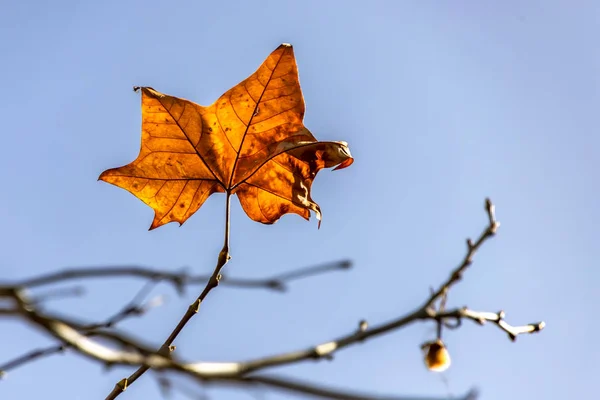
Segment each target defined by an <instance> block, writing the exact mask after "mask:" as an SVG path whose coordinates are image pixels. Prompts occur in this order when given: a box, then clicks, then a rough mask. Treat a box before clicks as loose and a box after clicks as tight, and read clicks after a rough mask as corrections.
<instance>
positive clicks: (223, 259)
mask: <svg viewBox="0 0 600 400" xmlns="http://www.w3.org/2000/svg"><path fill="white" fill-rule="evenodd" d="M230 217H231V192H230V191H227V197H226V200H225V235H224V236H225V237H224V241H223V248H222V249H221V251H220V252H219V257H218V259H217V265H216V266H215V270H214V271H213V273H212V275H211V276H210V278H209V280H208V282H207V284H206V286H205V287H204V290H203V291H202V293H200V296H198V298H197V299H196V301H194V302H193V303H192V304H190V306H189V307H188V309H187V310H186V312H185V314H184V315H183V317H182V318H181V320H180V321H179V323H178V324H177V326H176V327H175V329H173V331H172V332H171V334H170V335H169V337H168V338H167V340H165V342H164V343H163V344H162V346H161V347H160V349H159V350H158V354H160V355H167V354H170V352H171V351H172V350H173V347H172V344H173V342H174V341H175V339H176V338H177V336H178V335H179V333H181V331H182V330H183V328H184V327H185V325H186V324H187V323H188V322H189V320H190V319H192V317H193V316H194V315H196V314H197V313H198V311H199V310H200V305H201V304H202V302H203V301H204V299H205V298H206V296H207V295H208V294H209V293H210V291H211V290H212V289H214V288H216V287H217V286H218V285H219V281H220V279H221V269H222V268H223V267H224V266H225V264H227V262H228V261H229V260H230V259H231V255H230V254H229V231H230ZM148 369H150V367H149V366H147V365H142V366H141V367H140V368H138V369H137V370H136V371H135V372H134V373H133V374H131V375H130V376H129V377H128V378H124V379H122V380H121V381H119V382H118V383H117V384H116V385H115V386H114V388H113V390H112V391H111V392H110V393H109V394H108V396H107V397H106V400H112V399H115V398H117V397H118V396H119V395H120V394H121V393H123V392H124V391H125V389H127V387H128V386H129V385H131V384H133V383H134V382H135V381H136V380H137V379H138V378H139V377H141V376H142V375H143V374H144V373H145V372H146V371H148Z"/></svg>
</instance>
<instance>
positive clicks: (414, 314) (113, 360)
mask: <svg viewBox="0 0 600 400" xmlns="http://www.w3.org/2000/svg"><path fill="white" fill-rule="evenodd" d="M485 204H486V208H485V209H486V212H487V216H488V225H487V227H486V228H485V229H484V231H483V232H482V233H481V235H480V236H479V237H478V239H477V240H476V241H475V242H473V241H471V240H470V239H468V240H467V251H466V255H465V257H464V258H463V260H462V261H461V263H460V264H459V265H458V266H457V267H456V268H455V269H454V270H453V271H452V273H451V274H450V276H449V278H448V279H447V280H446V281H444V282H443V283H442V284H441V285H440V286H439V288H438V289H437V290H432V291H431V294H430V295H429V296H428V298H427V299H426V301H425V302H424V303H423V304H422V305H421V306H419V307H417V308H416V309H414V310H413V311H411V312H409V313H407V314H405V315H403V316H401V317H399V318H395V319H392V320H390V321H387V322H384V323H380V324H375V325H372V326H370V325H369V324H368V323H367V321H366V320H361V321H360V323H359V324H358V326H357V327H356V328H355V329H353V330H351V331H350V332H349V333H347V334H346V335H343V336H341V337H338V338H337V339H334V340H330V341H326V342H323V343H321V344H319V345H316V346H311V347H308V348H305V349H301V350H297V351H293V352H288V353H283V354H277V355H273V356H269V357H263V358H258V359H254V360H250V361H245V362H196V363H189V362H183V361H181V360H179V359H178V358H177V357H175V355H174V354H173V350H174V349H175V348H174V346H172V343H173V341H174V339H175V337H176V336H177V335H178V333H179V332H180V331H181V329H183V326H185V324H186V323H187V321H189V319H190V318H191V317H192V316H193V315H194V314H195V313H197V312H198V310H199V307H200V304H201V303H202V302H203V300H204V298H205V297H206V295H207V294H208V292H210V290H211V289H213V288H214V287H216V286H217V285H218V284H219V283H221V282H229V284H230V285H236V284H238V285H239V286H244V285H247V286H252V287H266V288H270V289H276V290H281V289H282V288H283V287H284V286H283V284H284V282H287V281H291V280H294V279H300V278H304V277H308V276H313V275H315V274H320V273H324V272H327V271H332V270H337V269H344V268H348V266H349V263H345V262H338V263H330V264H324V265H320V266H315V267H311V268H305V269H302V270H297V271H293V272H289V273H284V274H280V275H276V276H274V277H272V278H271V279H266V280H255V281H252V280H248V281H244V280H237V281H236V280H235V279H224V278H223V277H222V276H221V274H220V270H221V268H222V267H223V265H225V263H226V262H227V261H228V259H229V251H228V241H227V239H226V240H225V245H224V247H223V250H222V251H221V253H220V254H219V258H218V262H217V266H216V267H215V271H214V272H213V275H212V276H211V277H210V278H209V280H208V283H207V284H206V287H205V288H204V290H203V291H202V293H201V294H200V296H199V297H198V298H197V299H196V301H195V302H194V303H192V304H191V305H190V306H189V307H188V310H187V312H186V314H185V315H184V317H183V318H182V319H181V321H180V323H179V324H178V326H177V327H176V328H175V329H174V330H173V332H172V334H171V335H170V336H169V338H168V339H167V340H166V341H165V342H164V343H163V345H162V346H161V347H160V349H159V350H158V351H154V350H153V349H154V348H155V347H154V346H148V345H144V344H142V343H141V341H139V340H137V339H135V338H131V337H129V336H127V335H126V334H124V333H122V332H119V331H117V330H116V329H110V330H107V328H112V327H113V326H114V325H115V324H116V323H117V322H119V321H122V320H123V319H124V318H127V317H128V316H132V315H139V314H141V313H143V312H145V311H146V310H147V309H148V305H145V306H142V305H140V303H141V302H142V300H143V297H145V295H146V294H147V292H148V290H149V288H151V286H152V285H154V284H155V282H157V281H158V280H161V279H162V280H169V281H171V282H172V283H173V284H174V285H176V286H178V285H179V286H180V287H183V285H187V284H189V283H190V282H191V279H196V278H192V277H189V276H187V275H182V274H169V273H167V275H158V277H157V275H153V274H152V273H151V272H149V271H152V270H150V269H134V270H131V269H128V270H123V269H118V270H117V269H115V270H113V271H110V272H116V274H111V273H109V274H106V275H103V276H115V275H116V276H119V275H121V276H122V275H128V276H139V277H142V278H146V279H150V282H148V283H147V285H146V286H145V287H144V288H143V289H142V290H141V291H140V293H138V294H137V295H136V297H135V298H134V299H133V300H132V301H131V302H130V303H129V304H128V305H126V306H125V307H124V308H123V309H122V310H120V311H119V312H118V313H116V314H115V315H113V316H112V317H111V318H109V319H108V320H107V321H105V322H104V323H100V324H85V323H82V322H80V321H76V320H73V319H71V318H66V317H61V316H57V315H51V314H48V313H44V312H42V311H39V310H37V309H36V307H35V305H36V303H35V302H32V301H31V300H30V299H28V298H27V296H26V295H25V292H24V291H23V290H22V288H23V287H36V286H41V285H45V284H49V283H56V282H59V281H64V280H68V279H75V278H76V277H82V276H85V277H98V276H99V275H94V274H92V275H85V272H83V275H82V276H77V273H75V275H73V274H69V273H67V274H65V271H63V273H62V275H61V274H58V275H57V274H54V275H46V276H43V277H40V278H34V279H30V280H26V281H23V282H20V283H19V284H18V285H16V286H0V298H5V299H9V300H13V301H14V303H15V304H14V306H15V307H14V308H1V309H0V315H17V316H20V317H22V318H24V319H25V320H27V321H28V322H31V323H33V324H35V325H36V326H38V327H40V328H42V329H44V330H45V331H46V332H47V333H49V334H50V335H51V336H53V337H54V338H56V339H57V340H59V341H60V342H61V345H60V346H53V347H52V348H48V349H41V350H36V351H34V352H30V353H28V354H25V355H23V356H21V357H19V358H17V359H14V360H12V361H10V362H8V363H6V364H5V365H4V366H3V369H4V370H7V369H10V368H15V367H16V366H19V365H22V364H24V363H26V362H29V361H32V360H35V359H37V358H40V357H43V356H45V355H50V354H53V353H56V352H59V351H62V350H64V349H65V348H72V349H73V350H75V351H76V352H78V353H79V354H82V355H84V356H86V357H88V358H90V359H92V360H95V361H97V362H101V363H104V364H105V365H114V364H119V365H131V366H136V367H139V368H138V370H137V371H136V372H134V373H133V374H132V375H131V376H130V377H128V378H125V379H122V380H121V381H120V382H118V383H117V384H116V385H115V388H114V389H113V391H112V392H111V393H110V394H109V396H108V397H107V399H114V398H115V397H117V396H118V395H119V394H120V393H122V392H123V391H124V390H125V389H126V388H127V386H128V385H129V384H131V383H132V382H134V381H135V380H136V379H137V378H138V377H140V376H141V375H142V374H143V373H145V372H146V371H147V370H149V369H152V370H154V371H155V372H161V371H162V372H171V373H176V374H180V375H183V376H187V377H190V378H193V379H195V380H197V381H201V382H213V383H220V384H222V383H230V384H231V383H236V384H251V385H266V386H269V387H271V388H279V389H284V390H288V391H292V392H297V393H303V394H306V395H312V396H316V397H322V398H332V399H375V398H377V399H382V398H384V397H382V396H368V395H366V394H365V395H362V394H357V393H348V392H344V391H340V390H336V389H329V388H324V387H320V386H317V385H315V384H308V383H303V382H299V381H293V380H290V379H287V378H277V377H272V376H264V375H255V374H254V373H256V372H257V371H262V370H264V369H267V368H272V367H276V366H282V365H287V364H292V363H298V362H302V361H305V360H318V359H331V358H333V355H334V353H335V352H337V351H339V350H341V349H343V348H345V347H349V346H351V345H353V344H357V343H363V342H365V341H367V340H369V339H372V338H375V337H378V336H380V335H383V334H385V333H389V332H392V331H394V330H396V329H399V328H402V327H405V326H407V325H409V324H411V323H413V322H416V321H424V320H429V321H435V322H436V323H437V324H438V338H439V336H441V329H442V327H446V328H451V329H455V328H458V327H459V326H460V325H461V322H462V320H463V319H469V320H472V321H474V322H476V323H478V324H484V323H485V322H491V323H493V324H495V325H496V326H498V327H499V328H500V329H501V330H503V331H504V332H505V333H506V334H507V335H508V336H509V338H510V339H511V340H515V339H516V337H517V336H518V335H520V334H527V333H534V332H539V331H541V330H542V329H543V328H544V326H545V324H544V322H539V323H532V324H528V325H523V326H512V325H510V324H508V323H507V322H506V321H505V320H504V312H502V311H501V312H496V313H494V312H477V311H473V310H470V309H469V308H467V307H462V308H456V309H451V310H446V302H447V300H448V293H449V291H450V289H451V288H452V287H453V286H454V285H455V284H456V283H457V282H458V281H460V280H461V279H462V276H463V274H464V272H465V271H466V270H467V269H468V267H469V266H470V265H471V263H472V261H473V257H474V255H475V254H476V252H477V251H478V250H479V249H480V248H481V246H482V245H483V243H484V242H485V241H486V240H487V239H489V238H491V237H492V236H493V235H494V234H495V233H496V231H497V229H498V227H499V225H500V224H499V223H498V222H497V221H496V218H495V214H494V206H493V204H492V202H491V201H490V200H489V199H486V203H485ZM226 237H227V235H226ZM71 271H73V270H71ZM79 271H85V270H79ZM132 271H137V272H135V273H133V274H131V272H132ZM154 273H155V272H154ZM159 274H162V273H160V272H159ZM65 277H66V278H65ZM436 303H439V306H438V307H437V309H436V306H435V304H436ZM102 342H108V343H109V344H113V345H116V346H117V347H118V348H119V349H113V348H111V347H108V346H107V345H106V344H103V343H102ZM474 396H475V394H474V392H472V393H469V394H468V395H467V396H465V397H463V398H462V399H473V398H474ZM390 398H391V397H390ZM396 398H397V399H400V398H399V397H396ZM404 399H406V398H404Z"/></svg>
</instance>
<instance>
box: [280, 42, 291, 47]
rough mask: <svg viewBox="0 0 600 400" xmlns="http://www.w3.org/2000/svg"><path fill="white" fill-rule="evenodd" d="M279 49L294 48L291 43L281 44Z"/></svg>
mask: <svg viewBox="0 0 600 400" xmlns="http://www.w3.org/2000/svg"><path fill="white" fill-rule="evenodd" d="M279 47H294V46H292V44H291V43H281V45H280V46H279Z"/></svg>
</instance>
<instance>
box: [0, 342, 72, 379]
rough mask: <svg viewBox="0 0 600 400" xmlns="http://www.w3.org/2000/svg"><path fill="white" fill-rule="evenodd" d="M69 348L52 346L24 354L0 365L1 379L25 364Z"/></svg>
mask: <svg viewBox="0 0 600 400" xmlns="http://www.w3.org/2000/svg"><path fill="white" fill-rule="evenodd" d="M66 348H67V346H66V345H64V344H60V345H58V346H51V347H47V348H44V349H37V350H33V351H31V352H29V353H26V354H23V355H22V356H19V357H17V358H14V359H12V360H10V361H8V362H5V363H4V364H2V365H0V378H2V377H4V376H5V375H6V373H7V372H8V371H9V370H11V369H15V368H18V367H20V366H21V365H23V364H27V363H29V362H32V361H35V360H38V359H40V358H43V357H46V356H50V355H53V354H57V353H62V352H63V351H64V350H65V349H66Z"/></svg>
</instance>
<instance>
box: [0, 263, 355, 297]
mask: <svg viewBox="0 0 600 400" xmlns="http://www.w3.org/2000/svg"><path fill="white" fill-rule="evenodd" d="M351 265H352V263H351V261H350V260H340V261H333V262H330V263H326V264H322V265H317V266H312V267H303V268H298V269H295V270H292V271H289V272H287V273H284V274H279V275H275V276H272V277H268V278H263V279H251V278H230V277H229V276H222V278H221V280H220V282H219V284H223V285H225V286H229V287H235V288H241V289H267V290H274V291H279V292H284V291H285V290H286V289H287V286H286V283H288V282H291V281H293V280H296V279H300V278H304V277H308V276H314V275H317V274H322V273H327V272H332V271H341V270H347V269H349V268H350V267H351ZM119 277H131V278H141V279H147V280H150V281H156V282H161V281H164V282H168V283H170V284H171V285H173V286H174V287H175V289H176V290H177V291H178V292H179V293H183V291H184V288H185V286H189V285H201V284H205V283H206V282H207V281H208V280H209V279H210V275H189V274H188V273H186V272H185V271H181V272H171V271H168V270H159V269H154V268H148V267H141V266H135V265H132V266H103V267H83V268H67V269H64V270H61V271H57V272H52V273H49V274H46V275H41V276H38V277H33V278H29V279H24V280H21V281H17V282H12V283H8V282H3V283H0V286H3V287H26V288H30V289H32V288H35V287H39V286H44V285H51V284H56V283H63V282H66V281H71V280H80V279H96V278H119Z"/></svg>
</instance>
